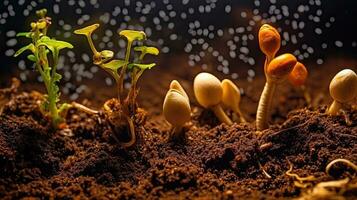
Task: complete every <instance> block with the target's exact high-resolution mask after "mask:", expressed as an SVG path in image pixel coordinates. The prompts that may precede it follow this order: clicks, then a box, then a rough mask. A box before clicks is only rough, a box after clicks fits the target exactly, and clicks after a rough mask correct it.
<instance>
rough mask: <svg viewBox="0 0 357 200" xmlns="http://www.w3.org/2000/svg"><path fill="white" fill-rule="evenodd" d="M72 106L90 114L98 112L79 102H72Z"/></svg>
mask: <svg viewBox="0 0 357 200" xmlns="http://www.w3.org/2000/svg"><path fill="white" fill-rule="evenodd" d="M71 105H72V106H73V107H74V108H77V109H78V110H80V111H82V112H85V113H87V114H90V115H96V114H98V113H99V112H98V111H97V110H93V109H91V108H88V107H87V106H85V105H82V104H80V103H77V102H72V104H71Z"/></svg>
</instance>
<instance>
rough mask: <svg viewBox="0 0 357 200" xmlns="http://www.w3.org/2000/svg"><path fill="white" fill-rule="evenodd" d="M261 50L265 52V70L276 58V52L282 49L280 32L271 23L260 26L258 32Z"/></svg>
mask: <svg viewBox="0 0 357 200" xmlns="http://www.w3.org/2000/svg"><path fill="white" fill-rule="evenodd" d="M258 40H259V47H260V50H261V51H262V52H263V53H264V54H265V56H266V58H265V64H264V72H265V73H266V70H267V69H266V68H267V66H268V65H269V63H270V62H271V61H272V60H273V59H274V57H275V55H276V53H277V52H278V51H279V49H280V41H281V39H280V34H279V32H278V31H277V30H276V29H275V28H274V27H272V26H270V25H269V24H263V26H261V27H260V29H259V33H258Z"/></svg>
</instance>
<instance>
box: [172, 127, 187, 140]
mask: <svg viewBox="0 0 357 200" xmlns="http://www.w3.org/2000/svg"><path fill="white" fill-rule="evenodd" d="M182 129H183V128H182V126H176V127H173V129H172V130H171V135H170V140H180V139H181V138H182V137H183V136H184V133H183V132H182Z"/></svg>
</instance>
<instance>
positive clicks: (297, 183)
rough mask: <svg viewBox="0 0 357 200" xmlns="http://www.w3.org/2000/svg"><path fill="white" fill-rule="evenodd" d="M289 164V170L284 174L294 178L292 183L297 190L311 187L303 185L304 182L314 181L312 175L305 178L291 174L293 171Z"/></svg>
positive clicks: (309, 184)
mask: <svg viewBox="0 0 357 200" xmlns="http://www.w3.org/2000/svg"><path fill="white" fill-rule="evenodd" d="M289 164H290V168H289V170H288V171H286V172H285V174H286V175H287V176H290V177H294V178H295V179H296V181H294V185H295V186H296V187H299V188H308V187H310V186H312V184H311V183H304V182H310V181H315V180H316V178H315V177H314V176H312V175H310V176H306V177H300V176H299V175H298V174H295V173H292V171H293V164H291V163H290V162H289Z"/></svg>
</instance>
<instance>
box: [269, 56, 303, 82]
mask: <svg viewBox="0 0 357 200" xmlns="http://www.w3.org/2000/svg"><path fill="white" fill-rule="evenodd" d="M296 62H297V60H296V58H295V56H294V55H292V54H290V53H285V54H282V55H280V56H278V57H276V58H274V59H273V60H272V61H271V62H270V63H269V65H268V67H267V75H268V77H269V78H273V79H283V78H285V76H287V75H288V74H289V73H290V72H291V71H292V70H293V68H294V66H295V65H296Z"/></svg>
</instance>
